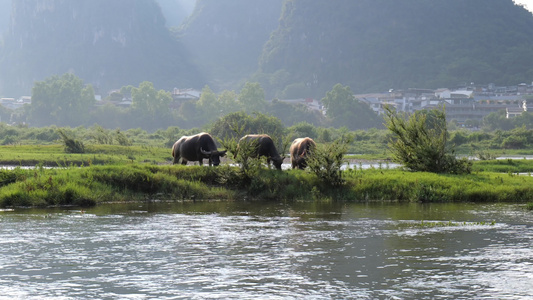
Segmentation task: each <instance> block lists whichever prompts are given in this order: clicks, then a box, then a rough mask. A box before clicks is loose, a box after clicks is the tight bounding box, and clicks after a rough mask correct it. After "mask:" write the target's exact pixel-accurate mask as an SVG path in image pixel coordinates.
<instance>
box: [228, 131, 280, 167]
mask: <svg viewBox="0 0 533 300" xmlns="http://www.w3.org/2000/svg"><path fill="white" fill-rule="evenodd" d="M244 143H249V144H250V145H252V146H254V147H255V149H254V151H253V153H252V155H251V157H254V158H259V157H261V156H264V157H266V158H267V163H268V164H269V165H270V161H272V162H273V164H274V167H276V169H278V170H281V164H282V163H283V157H281V156H280V155H279V153H278V150H276V146H274V141H272V138H271V137H270V136H268V135H266V134H248V135H245V136H243V137H242V138H241V139H240V140H239V145H238V146H237V149H238V148H239V147H243V146H242V145H243V144H244ZM235 156H237V154H235Z"/></svg>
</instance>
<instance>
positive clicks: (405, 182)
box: [0, 163, 533, 208]
mask: <svg viewBox="0 0 533 300" xmlns="http://www.w3.org/2000/svg"><path fill="white" fill-rule="evenodd" d="M211 200H221V201H347V202H371V201H372V202H373V201H398V202H512V203H528V202H533V178H532V177H531V176H521V175H517V174H513V173H507V174H502V173H494V172H475V173H472V174H468V175H450V174H446V175H445V174H434V173H425V172H408V171H404V170H401V169H398V168H397V169H386V168H371V169H365V170H362V169H355V168H354V169H347V170H345V171H343V172H342V182H341V183H338V184H336V185H331V184H329V183H328V182H324V181H323V180H321V179H320V178H318V177H317V176H316V175H315V174H313V173H311V172H309V171H301V170H286V171H277V170H273V169H267V168H258V169H257V170H254V172H252V173H248V174H243V172H242V170H241V169H240V168H239V167H233V166H229V165H221V166H219V167H216V168H214V167H207V166H181V165H154V164H137V163H133V164H128V165H99V166H97V165H92V166H85V167H65V168H51V169H50V168H44V167H36V168H34V169H23V168H15V169H13V170H1V171H0V207H3V208H8V207H46V206H80V207H84V206H94V205H97V204H99V203H107V202H135V201H143V202H144V201H211Z"/></svg>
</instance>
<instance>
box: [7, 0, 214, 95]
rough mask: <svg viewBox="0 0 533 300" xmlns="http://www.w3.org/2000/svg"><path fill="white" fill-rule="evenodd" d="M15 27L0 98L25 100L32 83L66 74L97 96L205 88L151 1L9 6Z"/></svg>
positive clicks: (37, 0) (22, 0)
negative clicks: (147, 87)
mask: <svg viewBox="0 0 533 300" xmlns="http://www.w3.org/2000/svg"><path fill="white" fill-rule="evenodd" d="M12 20H13V23H12V27H11V30H10V32H9V34H7V35H6V36H5V39H4V41H5V42H4V46H3V47H2V49H1V51H0V83H1V86H0V94H2V95H21V94H29V93H30V91H31V88H32V86H33V82H34V81H40V80H43V79H44V78H46V77H49V76H51V75H55V74H63V73H66V72H73V73H75V74H76V75H77V76H79V77H80V78H82V79H83V80H84V81H85V83H90V84H93V86H95V87H96V88H97V90H100V91H101V92H102V93H105V92H107V91H108V90H109V89H113V88H120V87H121V86H123V85H130V84H131V85H138V84H139V83H140V82H142V81H152V82H154V83H155V85H156V86H157V87H158V88H165V89H168V90H170V89H172V88H173V87H183V86H185V87H189V86H190V87H200V88H201V85H199V86H195V84H196V83H198V82H204V81H205V80H204V79H203V78H202V77H201V76H200V74H199V73H198V71H197V69H196V67H195V66H194V65H193V64H191V63H190V61H191V59H190V58H189V56H188V53H187V51H185V49H184V48H183V47H182V46H181V45H180V44H179V43H178V42H177V41H176V40H175V39H174V38H173V37H172V36H171V34H170V32H169V31H168V29H167V27H166V26H165V19H164V17H163V15H162V12H161V9H160V7H159V5H158V4H157V3H156V2H155V1H153V0H113V1H107V0H91V1H63V0H47V1H42V0H13V9H12Z"/></svg>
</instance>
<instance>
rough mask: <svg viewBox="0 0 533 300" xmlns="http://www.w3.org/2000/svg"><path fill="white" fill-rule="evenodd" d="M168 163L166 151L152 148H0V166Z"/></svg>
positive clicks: (56, 146) (166, 149)
mask: <svg viewBox="0 0 533 300" xmlns="http://www.w3.org/2000/svg"><path fill="white" fill-rule="evenodd" d="M171 160H172V155H171V152H170V149H169V148H164V147H154V146H120V145H88V146H86V148H85V153H66V152H65V151H64V145H61V144H53V145H9V146H0V165H8V166H35V165H43V166H49V167H57V166H59V167H65V166H88V165H101V164H125V163H132V162H142V163H153V164H158V163H165V162H169V161H171Z"/></svg>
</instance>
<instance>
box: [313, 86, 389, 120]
mask: <svg viewBox="0 0 533 300" xmlns="http://www.w3.org/2000/svg"><path fill="white" fill-rule="evenodd" d="M322 104H324V107H325V108H326V116H327V117H328V119H329V120H330V122H331V124H332V125H334V126H337V127H341V126H346V127H348V128H349V129H352V130H355V129H366V128H372V127H377V126H379V124H380V118H379V117H378V115H377V114H376V113H375V112H374V111H373V110H372V109H371V108H370V107H369V106H368V105H366V104H365V103H362V102H360V101H359V100H357V99H355V97H354V95H353V93H352V90H351V89H350V87H349V86H343V85H342V84H340V83H337V84H336V85H335V86H334V87H333V89H332V90H331V91H329V92H327V93H326V96H325V97H324V98H322Z"/></svg>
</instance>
